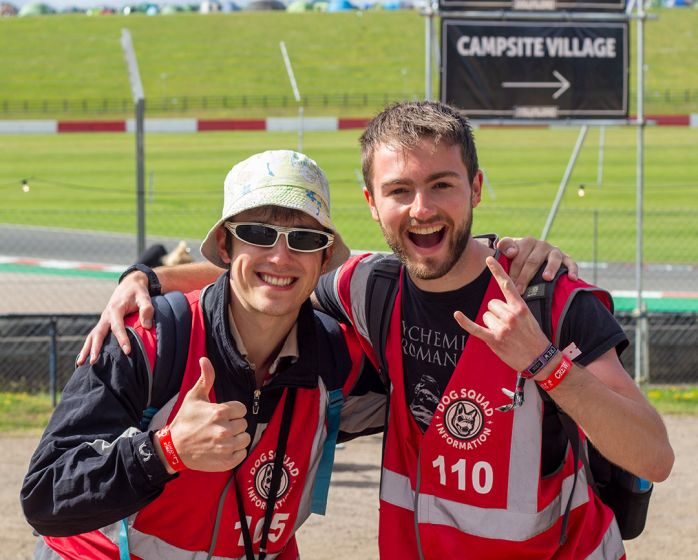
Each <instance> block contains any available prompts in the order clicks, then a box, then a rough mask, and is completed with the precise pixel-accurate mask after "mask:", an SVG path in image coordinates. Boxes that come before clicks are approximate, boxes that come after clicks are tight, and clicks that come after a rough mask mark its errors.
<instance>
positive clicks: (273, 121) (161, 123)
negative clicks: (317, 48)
mask: <svg viewBox="0 0 698 560" xmlns="http://www.w3.org/2000/svg"><path fill="white" fill-rule="evenodd" d="M368 121H369V119H368V118H356V119H351V118H338V117H306V118H304V119H303V129H304V130H306V131H308V132H325V131H327V132H332V131H336V130H348V129H357V128H364V127H365V126H366V124H368ZM298 124H299V122H298V118H293V117H290V118H286V117H269V118H267V119H145V122H144V128H145V132H211V131H221V130H262V131H264V130H266V131H269V132H295V131H297V130H298ZM135 129H136V125H135V121H134V120H133V119H127V120H114V121H58V120H21V121H20V120H9V121H0V134H61V133H70V132H134V131H135Z"/></svg>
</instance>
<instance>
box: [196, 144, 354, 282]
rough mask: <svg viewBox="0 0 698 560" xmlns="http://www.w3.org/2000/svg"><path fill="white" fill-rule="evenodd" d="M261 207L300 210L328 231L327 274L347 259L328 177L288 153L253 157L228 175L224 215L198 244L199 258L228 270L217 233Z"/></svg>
mask: <svg viewBox="0 0 698 560" xmlns="http://www.w3.org/2000/svg"><path fill="white" fill-rule="evenodd" d="M260 206H282V207H284V208H292V209H295V210H300V211H301V212H305V213H306V214H308V215H309V216H312V217H313V218H315V219H316V220H317V221H318V222H319V223H320V224H321V225H322V226H324V227H326V228H327V229H330V230H331V231H332V233H333V234H334V243H333V245H332V247H333V249H334V250H333V253H332V258H331V259H330V262H329V263H328V265H327V271H330V270H334V269H335V268H337V267H338V266H339V265H341V264H342V263H343V262H344V261H346V260H347V259H348V258H349V254H350V252H349V248H348V247H347V246H346V245H345V243H344V241H343V240H342V237H341V236H340V235H339V232H338V231H337V229H336V228H335V227H334V224H333V223H332V219H331V218H330V188H329V183H328V182H327V177H325V174H324V173H323V171H322V169H320V167H318V164H317V163H315V162H314V161H313V160H312V159H310V158H309V157H308V156H305V155H303V154H300V153H298V152H294V151H291V150H271V151H267V152H262V153H261V154H255V155H253V156H251V157H249V158H247V159H246V160H244V161H242V162H240V163H238V164H237V165H235V166H234V167H233V168H232V169H231V170H230V171H229V172H228V175H227V176H226V178H225V183H224V184H223V213H222V216H221V219H220V220H218V222H216V225H214V226H213V227H212V228H211V230H210V231H209V232H208V235H207V236H206V238H205V239H204V242H203V243H202V244H201V254H202V255H203V256H204V257H206V258H207V259H208V260H209V261H211V262H212V263H213V264H215V265H216V266H219V267H221V268H227V267H228V265H227V264H226V263H224V262H223V261H222V260H221V258H220V257H219V256H218V248H217V244H216V231H217V230H218V228H220V227H222V226H223V224H224V223H225V222H226V221H227V220H229V219H230V218H231V217H232V216H235V215H236V214H239V213H240V212H244V211H245V210H250V209H252V208H258V207H260Z"/></svg>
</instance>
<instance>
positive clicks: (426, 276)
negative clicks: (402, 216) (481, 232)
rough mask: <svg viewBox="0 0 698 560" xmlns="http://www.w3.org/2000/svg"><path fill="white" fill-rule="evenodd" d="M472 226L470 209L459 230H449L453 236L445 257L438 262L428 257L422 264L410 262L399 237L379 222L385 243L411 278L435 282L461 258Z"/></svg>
mask: <svg viewBox="0 0 698 560" xmlns="http://www.w3.org/2000/svg"><path fill="white" fill-rule="evenodd" d="M472 225H473V212H472V207H471V209H470V213H469V215H468V218H467V220H466V221H465V222H464V223H463V224H462V227H460V228H457V229H456V228H451V229H452V230H453V235H451V236H450V238H449V240H448V250H447V257H446V258H445V259H443V260H441V261H439V260H438V259H437V258H436V257H429V258H427V259H425V260H424V261H422V262H416V261H412V260H410V257H409V255H408V253H407V250H406V249H405V246H404V245H403V243H402V242H401V241H400V238H399V237H395V236H393V235H392V234H390V233H389V232H388V231H386V229H385V228H384V227H383V223H382V222H380V227H381V231H382V232H383V237H384V238H385V241H386V243H387V244H388V245H389V247H390V248H391V249H392V251H393V253H395V255H396V256H397V258H398V259H400V262H401V263H402V264H403V265H404V266H405V268H406V269H407V272H408V273H409V274H410V276H412V277H413V278H417V279H419V280H436V279H438V278H441V277H443V276H445V275H446V274H448V273H449V272H450V271H451V269H452V268H453V267H454V265H455V264H456V263H457V262H458V260H459V259H460V258H461V257H462V256H463V253H464V252H465V248H466V247H467V246H468V240H469V239H470V231H471V228H472Z"/></svg>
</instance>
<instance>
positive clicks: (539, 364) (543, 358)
mask: <svg viewBox="0 0 698 560" xmlns="http://www.w3.org/2000/svg"><path fill="white" fill-rule="evenodd" d="M558 352H559V350H558V349H557V348H556V347H555V345H554V344H549V345H548V347H547V348H546V349H545V352H543V353H542V354H541V355H540V356H538V357H537V358H536V359H535V360H533V363H531V365H530V366H528V367H527V368H526V369H525V370H523V371H521V372H520V373H521V377H523V378H524V379H531V377H533V376H534V375H535V374H536V373H538V372H539V371H540V370H542V369H543V368H544V367H545V366H546V365H547V363H548V362H549V361H550V360H552V359H553V358H554V357H555V355H556V354H557V353H558Z"/></svg>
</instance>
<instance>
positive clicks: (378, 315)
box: [366, 255, 402, 487]
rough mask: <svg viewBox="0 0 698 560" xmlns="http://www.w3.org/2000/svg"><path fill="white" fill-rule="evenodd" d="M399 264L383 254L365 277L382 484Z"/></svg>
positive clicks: (392, 256)
mask: <svg viewBox="0 0 698 560" xmlns="http://www.w3.org/2000/svg"><path fill="white" fill-rule="evenodd" d="M401 267H402V264H401V263H400V261H399V260H398V259H397V257H395V256H394V255H390V256H388V257H385V258H384V259H382V260H381V261H380V262H378V263H377V264H376V266H375V267H374V269H373V270H372V272H371V274H369V276H368V283H367V285H366V324H367V327H368V338H369V340H370V341H371V346H372V347H373V351H374V352H375V354H376V359H377V360H378V367H379V369H378V374H379V375H380V377H381V381H382V382H383V385H384V387H385V419H384V420H383V444H382V450H381V480H380V487H382V485H383V462H384V461H385V444H386V442H387V441H388V419H389V418H390V376H389V375H388V361H387V359H386V357H385V350H386V344H387V341H388V329H389V328H390V319H391V317H392V314H393V308H394V307H395V298H396V297H397V291H398V285H399V284H398V282H399V280H400V268H401Z"/></svg>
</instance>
